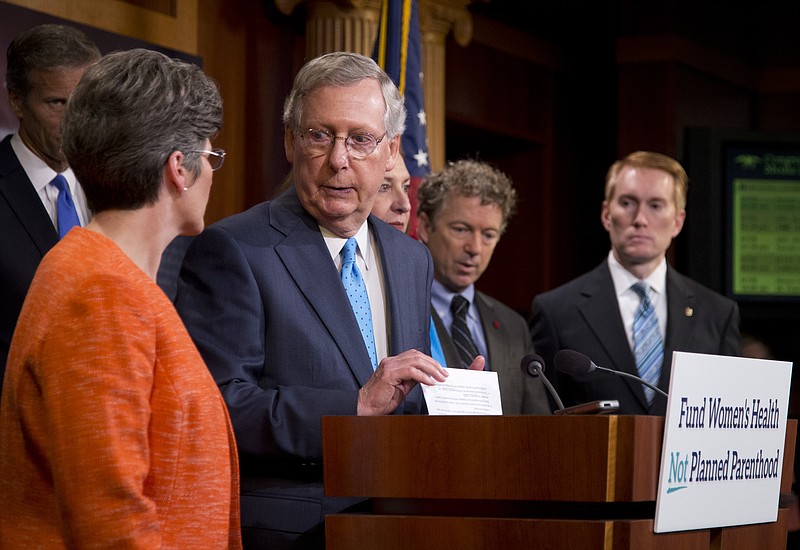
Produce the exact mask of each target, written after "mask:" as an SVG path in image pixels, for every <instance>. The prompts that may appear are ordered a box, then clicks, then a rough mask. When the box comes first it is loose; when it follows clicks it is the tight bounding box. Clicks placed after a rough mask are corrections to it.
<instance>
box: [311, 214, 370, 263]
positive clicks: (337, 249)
mask: <svg viewBox="0 0 800 550" xmlns="http://www.w3.org/2000/svg"><path fill="white" fill-rule="evenodd" d="M319 230H320V232H321V233H322V238H323V239H325V246H327V247H328V253H329V254H330V255H331V259H332V260H333V261H334V263H336V265H337V266H338V265H340V263H341V257H340V255H341V253H342V247H344V243H345V242H347V239H343V238H341V237H338V236H336V235H334V234H333V233H331V232H330V231H328V230H327V229H325V228H324V227H322V226H321V225H320V226H319ZM353 237H355V239H356V242H357V243H358V251H359V252H360V253H361V259H362V260H363V261H364V269H366V270H368V271H369V270H370V269H371V268H372V266H373V265H375V264H374V262H373V258H372V246H371V242H370V238H369V224H368V223H367V222H364V223H363V224H362V225H361V227H360V228H359V229H358V231H357V232H356V234H355V235H353Z"/></svg>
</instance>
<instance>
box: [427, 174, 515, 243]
mask: <svg viewBox="0 0 800 550" xmlns="http://www.w3.org/2000/svg"><path fill="white" fill-rule="evenodd" d="M451 194H455V195H462V196H464V197H480V199H481V204H494V205H496V206H497V207H498V208H500V211H501V212H502V213H503V221H502V223H501V225H500V232H501V233H502V232H503V231H505V230H506V226H507V225H508V222H509V220H510V219H511V217H512V216H513V215H514V214H515V213H516V209H517V192H516V190H514V186H513V184H512V183H511V178H509V177H508V176H507V175H505V174H504V173H503V172H501V171H500V170H498V169H497V168H494V167H493V166H491V165H489V164H487V163H485V162H481V161H478V160H472V159H463V160H459V161H456V162H450V163H448V164H447V166H446V167H445V168H444V170H442V171H440V172H437V173H434V174H430V175H428V176H426V177H425V179H424V180H422V183H420V186H419V189H418V190H417V201H418V204H419V207H418V208H417V213H418V214H420V213H423V212H424V213H425V215H426V216H428V219H429V220H430V221H431V223H434V221H435V220H436V216H437V215H438V214H439V212H440V211H441V209H442V205H443V204H444V201H445V199H446V198H447V197H448V196H450V195H451Z"/></svg>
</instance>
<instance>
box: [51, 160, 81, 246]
mask: <svg viewBox="0 0 800 550" xmlns="http://www.w3.org/2000/svg"><path fill="white" fill-rule="evenodd" d="M50 185H52V186H53V187H55V188H56V189H58V200H57V201H56V221H57V222H58V238H59V239H63V238H64V235H66V234H67V233H68V232H69V230H70V229H72V228H73V227H75V226H76V225H78V226H79V225H80V224H81V221H80V219H78V211H77V210H75V203H74V202H72V195H70V193H69V185H68V184H67V180H66V179H65V178H64V176H62V175H61V174H56V177H54V178H53V181H51V182H50Z"/></svg>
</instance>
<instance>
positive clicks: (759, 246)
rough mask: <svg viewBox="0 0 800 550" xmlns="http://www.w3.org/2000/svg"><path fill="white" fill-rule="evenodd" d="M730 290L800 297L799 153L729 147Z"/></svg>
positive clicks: (762, 295)
mask: <svg viewBox="0 0 800 550" xmlns="http://www.w3.org/2000/svg"><path fill="white" fill-rule="evenodd" d="M729 161H730V162H729V164H728V167H729V182H730V191H731V193H730V198H731V209H730V213H731V220H730V227H731V235H730V258H731V264H732V265H731V268H732V269H731V272H730V275H731V278H730V289H731V291H732V294H733V295H734V296H738V297H753V298H769V297H774V298H789V297H800V154H797V155H794V154H775V153H766V154H758V153H757V152H753V151H750V152H742V151H731V152H730V158H729Z"/></svg>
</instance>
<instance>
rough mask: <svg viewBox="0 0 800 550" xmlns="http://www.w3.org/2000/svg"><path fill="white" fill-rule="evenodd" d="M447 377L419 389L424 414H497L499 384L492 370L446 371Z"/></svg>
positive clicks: (500, 408)
mask: <svg viewBox="0 0 800 550" xmlns="http://www.w3.org/2000/svg"><path fill="white" fill-rule="evenodd" d="M447 372H448V374H449V375H450V376H448V377H447V380H445V381H444V382H440V383H437V384H436V385H435V386H422V392H423V393H424V395H425V401H426V402H427V404H428V414H430V415H434V416H447V415H501V414H503V407H502V405H501V403H500V384H499V382H498V381H497V373H496V372H493V371H482V370H468V369H447Z"/></svg>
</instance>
